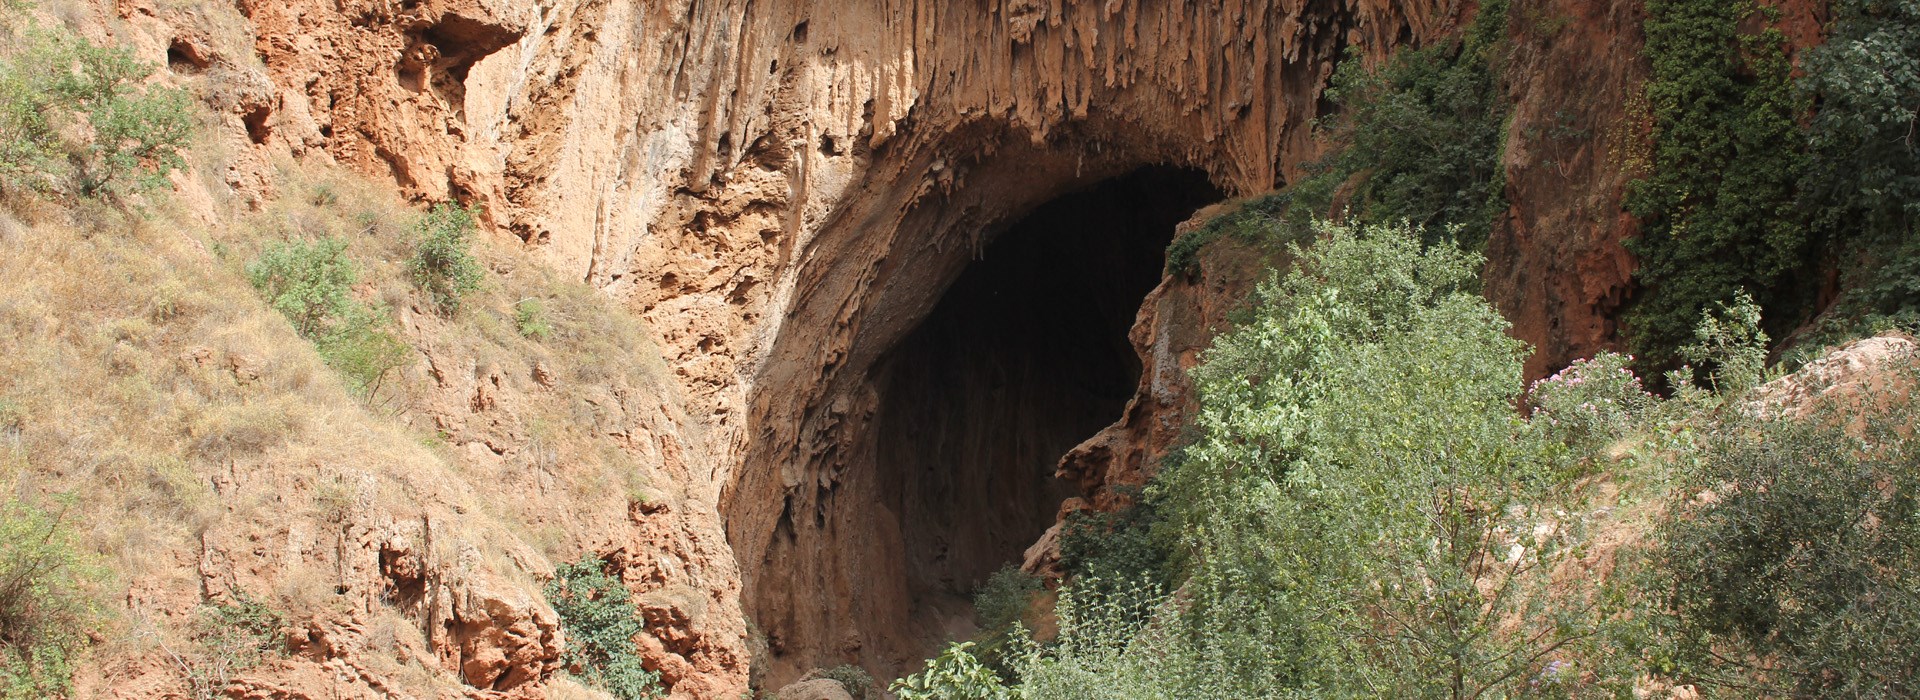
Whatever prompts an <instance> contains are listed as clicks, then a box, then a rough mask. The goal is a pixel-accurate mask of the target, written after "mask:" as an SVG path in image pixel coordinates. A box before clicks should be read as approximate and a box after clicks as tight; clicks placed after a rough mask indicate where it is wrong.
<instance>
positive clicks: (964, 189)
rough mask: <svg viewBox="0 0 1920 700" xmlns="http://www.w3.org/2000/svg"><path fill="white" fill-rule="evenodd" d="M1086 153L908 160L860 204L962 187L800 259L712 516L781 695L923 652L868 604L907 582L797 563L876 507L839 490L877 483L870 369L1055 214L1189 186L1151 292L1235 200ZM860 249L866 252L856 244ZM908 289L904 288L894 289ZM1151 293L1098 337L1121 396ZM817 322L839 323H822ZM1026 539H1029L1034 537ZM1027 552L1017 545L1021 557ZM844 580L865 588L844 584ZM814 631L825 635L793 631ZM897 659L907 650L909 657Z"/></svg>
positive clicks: (869, 219)
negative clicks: (1017, 236)
mask: <svg viewBox="0 0 1920 700" xmlns="http://www.w3.org/2000/svg"><path fill="white" fill-rule="evenodd" d="M1085 150H1086V149H1078V150H1076V149H1062V148H1058V147H1049V146H1045V145H1036V144H1033V143H1031V142H1030V141H1028V140H1027V139H1011V140H1005V141H1002V142H1001V143H1000V144H999V145H998V146H997V147H996V149H995V150H994V152H993V153H992V154H991V156H989V157H985V158H983V159H981V160H979V161H960V162H955V161H953V160H948V159H945V158H940V157H937V156H935V155H934V154H933V153H932V152H931V151H927V152H922V153H920V154H919V155H918V156H917V157H918V159H919V160H918V162H917V165H918V166H919V167H917V168H915V167H909V168H904V169H903V170H902V172H908V173H915V174H914V175H912V176H907V175H902V176H900V177H896V178H894V179H893V180H892V181H888V182H881V183H876V184H870V185H868V187H869V189H874V190H886V189H891V190H894V193H895V194H898V192H900V191H902V190H904V189H906V188H904V187H902V181H903V180H904V181H907V182H910V183H911V182H914V181H917V180H924V179H927V178H931V177H937V173H938V172H939V171H940V170H941V169H939V168H934V167H932V166H934V165H935V164H936V163H938V164H940V165H943V166H945V168H946V172H948V173H950V174H952V175H953V176H954V177H955V178H956V179H957V180H960V182H959V183H958V184H957V186H955V187H953V188H952V189H951V190H941V191H939V192H937V193H936V194H933V195H932V196H930V197H928V196H924V194H925V193H924V192H923V193H922V194H923V196H921V197H915V198H911V199H907V198H898V199H893V200H887V199H885V198H884V197H883V198H880V200H879V201H878V202H877V204H872V205H870V206H868V207H867V208H865V209H864V210H861V209H853V210H850V211H843V212H839V213H837V214H836V216H835V221H833V222H830V223H829V224H827V225H825V226H823V227H822V229H823V231H826V230H827V229H834V230H835V231H836V232H837V240H836V239H835V238H834V237H832V236H829V235H828V234H826V233H823V234H822V240H821V241H820V243H819V244H818V246H817V248H816V249H814V250H810V251H809V256H811V257H815V258H816V259H815V260H813V261H812V262H811V263H810V265H811V266H812V267H813V271H812V272H813V274H814V278H813V282H812V287H811V288H808V285H807V284H806V283H805V281H804V280H803V284H801V285H799V289H798V290H797V291H796V293H795V295H794V297H793V302H792V303H791V304H790V308H789V309H788V319H787V321H786V322H787V324H788V325H787V328H786V330H787V331H789V332H786V333H782V334H780V335H779V336H777V337H776V338H775V341H774V344H775V346H776V347H775V349H774V350H772V351H770V352H769V354H768V360H767V362H766V363H764V364H763V365H762V366H761V373H762V375H763V376H762V381H760V382H758V383H756V385H755V388H756V391H755V394H754V395H753V396H752V397H751V400H750V406H751V407H752V408H751V413H750V414H749V415H748V417H747V418H748V423H747V430H746V431H744V434H745V435H747V436H751V437H750V438H749V439H743V440H741V442H740V443H738V446H739V449H740V451H741V452H742V455H743V458H742V460H741V462H740V467H739V471H738V472H736V474H735V475H733V477H732V478H731V479H729V483H728V484H727V494H726V496H725V498H723V501H722V512H723V513H724V514H725V515H726V516H727V523H728V526H727V535H728V539H729V541H730V543H731V544H732V546H733V548H734V551H735V554H736V559H737V561H738V562H739V566H740V569H741V574H742V584H743V589H742V602H743V604H744V605H743V607H745V609H746V611H747V612H748V615H749V617H750V619H752V620H754V621H755V622H756V623H757V626H758V627H759V628H760V629H762V630H764V631H765V632H766V635H767V638H768V642H769V643H768V647H769V648H770V650H771V651H773V652H774V653H773V654H772V655H771V656H772V657H774V658H772V659H771V660H770V661H771V662H772V663H771V664H770V665H771V668H770V669H769V673H770V674H771V676H772V677H773V678H775V679H785V680H791V679H792V678H796V677H797V676H798V675H799V674H800V673H803V672H805V671H806V670H808V668H810V667H811V666H810V664H811V665H837V663H844V662H852V663H859V664H860V665H863V666H865V667H867V668H869V669H870V670H872V671H874V672H876V674H878V675H885V674H887V673H892V672H894V671H898V670H902V669H905V668H906V666H907V665H909V664H913V663H917V662H918V660H919V659H920V658H923V657H922V656H920V654H921V653H923V652H924V651H925V648H923V647H917V646H916V645H915V644H905V643H902V642H901V641H900V638H901V635H899V634H897V633H886V632H876V631H874V629H875V628H881V627H899V626H901V625H898V624H894V623H897V622H899V621H900V620H901V619H902V613H900V612H899V609H903V606H901V605H898V604H896V605H893V606H892V607H894V608H895V610H894V611H892V612H887V611H881V610H876V609H875V606H874V605H872V604H870V603H871V601H874V600H881V599H892V600H895V601H903V600H904V601H911V600H913V599H914V598H915V593H914V592H913V591H912V590H910V589H909V588H908V587H906V586H904V585H902V584H901V583H900V582H902V581H905V580H906V579H907V578H908V576H907V575H906V573H905V572H903V571H902V570H901V567H900V566H899V565H898V564H897V562H896V563H888V562H884V561H875V557H873V556H870V555H859V554H846V553H841V552H832V553H825V552H822V551H819V550H818V549H816V550H814V551H813V552H811V554H809V555H807V556H812V557H814V559H815V560H812V561H803V560H802V559H803V557H802V556H801V555H800V552H801V551H802V550H803V549H805V546H813V547H816V548H818V547H821V546H822V545H821V544H820V543H822V542H828V541H832V539H831V538H835V537H837V538H847V537H849V534H848V529H849V528H847V527H845V523H844V522H839V521H836V518H841V517H844V513H846V512H847V511H848V510H850V508H852V507H866V506H865V505H855V506H850V505H849V504H871V503H874V502H875V501H876V500H877V499H876V498H875V494H874V493H873V491H874V489H873V488H872V486H873V485H872V484H869V485H867V486H866V487H857V486H850V485H849V479H850V478H852V477H850V476H849V473H850V472H858V471H861V470H863V469H866V470H867V471H872V470H871V469H867V468H866V467H863V466H861V465H860V464H857V463H860V462H863V461H864V460H863V458H862V457H860V456H859V455H861V454H862V453H869V454H870V453H871V451H872V450H873V449H874V435H875V434H876V430H875V428H874V419H875V416H876V414H877V412H878V410H879V404H880V402H881V399H882V397H881V396H879V394H880V392H879V391H878V390H877V388H876V386H875V385H876V382H875V376H876V368H877V367H878V365H880V364H881V363H882V362H884V361H885V358H886V356H887V355H888V354H889V352H891V351H892V350H893V349H894V348H895V347H897V346H898V345H899V344H901V343H902V342H904V340H905V339H906V338H907V337H908V336H909V335H910V334H912V333H913V332H914V331H915V330H916V329H917V328H919V327H920V325H921V324H922V323H924V322H925V321H926V319H927V318H928V317H929V316H930V315H931V314H933V313H934V309H935V307H936V306H937V305H938V304H939V302H940V301H941V300H942V299H944V298H946V296H947V295H948V294H949V293H950V292H951V291H952V287H953V285H954V284H956V283H957V282H958V281H959V279H960V278H961V276H962V275H963V274H964V273H965V272H966V271H967V270H969V269H971V268H972V266H973V265H975V264H976V263H977V262H978V261H979V260H980V259H981V258H982V256H983V255H985V254H987V251H989V250H990V249H991V248H992V247H993V246H995V245H998V244H999V243H1000V242H1002V241H1003V240H1004V239H1005V236H1006V234H1007V233H1008V232H1010V231H1012V230H1014V229H1016V228H1018V227H1019V226H1020V225H1021V222H1023V221H1025V220H1027V219H1028V218H1029V217H1031V216H1033V215H1034V213H1035V212H1036V211H1037V210H1039V209H1041V208H1043V207H1045V206H1046V205H1048V204H1049V203H1050V202H1054V201H1057V200H1061V199H1064V198H1069V197H1072V196H1074V195H1075V194H1077V193H1080V192H1083V191H1087V190H1090V189H1095V188H1098V187H1100V186H1102V185H1103V184H1105V183H1109V182H1113V181H1117V180H1124V179H1126V178H1129V177H1132V176H1134V175H1135V174H1138V173H1140V172H1143V171H1164V172H1167V173H1177V174H1178V177H1183V178H1186V179H1187V181H1188V182H1189V183H1199V185H1200V186H1201V187H1202V188H1204V189H1205V190H1206V192H1207V194H1206V196H1205V197H1203V198H1201V199H1200V200H1199V201H1195V202H1192V204H1193V206H1192V207H1191V208H1189V209H1188V210H1187V211H1183V212H1181V213H1180V216H1178V217H1174V218H1172V220H1171V221H1168V222H1166V223H1165V226H1164V228H1165V229H1166V230H1165V231H1163V232H1162V234H1161V235H1162V236H1163V238H1162V239H1161V240H1159V241H1157V242H1156V244H1155V245H1154V246H1153V265H1152V272H1153V282H1155V283H1157V282H1158V279H1159V270H1160V263H1159V261H1160V259H1161V256H1162V255H1164V250H1165V247H1166V244H1167V243H1168V242H1169V241H1170V240H1171V239H1172V234H1173V228H1174V226H1173V224H1176V223H1178V222H1179V221H1181V220H1184V219H1185V218H1186V216H1187V215H1188V214H1191V213H1192V211H1193V210H1194V209H1198V208H1201V207H1204V206H1205V205H1207V204H1211V203H1213V202H1215V201H1218V200H1221V199H1224V198H1225V197H1226V196H1228V195H1230V194H1233V191H1232V190H1231V189H1229V188H1228V187H1223V186H1222V185H1221V180H1222V175H1221V174H1219V173H1214V172H1209V171H1208V170H1205V169H1202V168H1200V167H1196V166H1194V165H1192V164H1191V163H1190V162H1189V161H1190V160H1191V159H1189V158H1169V157H1140V155H1139V154H1138V153H1137V152H1130V151H1128V150H1126V149H1110V150H1107V151H1105V152H1104V153H1099V154H1088V153H1086V152H1085ZM892 155H894V156H896V157H897V156H898V155H899V154H892ZM956 171H957V172H956ZM876 229H878V230H876ZM882 231H883V232H882ZM855 234H859V235H855ZM862 236H864V237H866V238H868V239H869V240H863V241H857V240H856V239H860V238H861V237H862ZM874 237H878V238H880V239H883V242H881V243H879V244H878V245H877V248H878V254H877V255H876V254H875V251H874V248H873V247H871V246H875V243H874V241H873V240H871V239H872V238H874ZM854 242H859V243H863V244H864V245H866V246H869V248H868V249H867V250H864V251H863V250H861V248H862V246H859V245H851V243H854ZM836 246H838V247H836ZM863 253H864V254H863ZM849 261H854V262H855V263H857V264H851V265H850V264H848V263H849ZM822 270H825V271H826V272H821V271H822ZM835 273H840V274H835ZM803 275H804V271H803ZM850 280H858V281H859V282H860V283H859V284H852V283H850ZM907 281H911V282H913V284H912V285H907V284H903V283H904V282H907ZM1151 288H1152V284H1147V285H1145V287H1144V288H1143V289H1140V290H1138V296H1137V297H1135V298H1131V299H1129V300H1128V302H1127V308H1126V310H1125V317H1126V321H1125V323H1124V324H1122V325H1120V326H1119V328H1118V330H1117V331H1116V332H1111V333H1109V334H1108V335H1110V336H1111V338H1112V340H1114V341H1115V342H1116V343H1117V344H1119V345H1120V346H1121V347H1124V348H1125V349H1126V351H1127V352H1128V353H1129V355H1128V359H1129V360H1131V361H1132V363H1133V364H1134V369H1132V373H1131V374H1129V376H1128V377H1127V382H1126V383H1129V384H1131V383H1132V382H1134V381H1137V372H1138V369H1137V365H1138V362H1139V359H1138V357H1137V355H1133V354H1131V353H1132V348H1131V346H1130V345H1128V344H1127V342H1126V340H1127V338H1126V336H1127V328H1129V327H1130V326H1131V323H1132V321H1133V317H1134V313H1135V312H1136V311H1137V310H1138V308H1139V304H1140V302H1141V300H1142V298H1144V296H1145V293H1146V291H1148V290H1150V289H1151ZM810 307H811V308H810ZM827 307H831V308H833V310H834V312H835V313H831V314H823V313H821V312H820V309H821V308H827ZM829 319H831V320H832V321H833V322H834V323H838V324H841V325H842V326H843V327H842V328H841V329H840V331H841V336H840V337H839V338H837V339H832V338H830V339H826V342H821V339H820V338H818V337H811V338H809V337H805V336H804V335H801V334H793V333H791V331H793V329H795V328H802V327H806V326H807V325H808V322H809V321H810V320H811V321H812V322H813V323H820V322H821V321H823V320H829ZM836 340H837V341H838V342H835V341H836ZM783 351H784V352H783ZM809 361H811V362H812V364H808V362H809ZM783 362H786V363H788V364H782V363H783ZM781 375H785V376H781ZM806 375H812V376H806ZM1129 388H1131V387H1129ZM1123 407H1124V398H1121V399H1119V400H1118V401H1117V402H1115V405H1113V406H1110V407H1109V409H1110V410H1109V411H1108V412H1107V414H1106V415H1104V416H1102V418H1101V421H1100V422H1099V423H1098V424H1096V425H1090V426H1083V429H1081V431H1080V432H1079V433H1078V434H1075V435H1074V436H1073V440H1072V442H1068V443H1065V444H1063V445H1059V446H1057V449H1055V450H1053V452H1052V453H1051V454H1048V455H1047V459H1046V470H1047V472H1049V474H1050V472H1051V471H1052V466H1053V464H1054V463H1055V462H1057V460H1058V459H1059V458H1060V457H1061V456H1062V455H1064V454H1065V453H1066V452H1067V451H1068V450H1070V449H1071V448H1072V447H1073V446H1074V445H1075V444H1077V443H1078V442H1079V441H1081V440H1084V439H1086V438H1089V437H1092V436H1093V435H1094V434H1095V433H1097V432H1098V431H1099V430H1100V429H1101V428H1103V427H1104V426H1105V425H1107V424H1110V423H1112V422H1113V421H1114V420H1117V419H1118V418H1120V416H1121V414H1122V412H1123V410H1122V409H1123ZM862 488H865V489H866V490H865V491H864V492H863V491H862ZM1069 495H1071V494H1069ZM1059 504H1060V500H1059V499H1058V498H1055V499H1054V500H1052V501H1051V502H1050V503H1048V505H1047V507H1046V508H1044V516H1045V517H1046V518H1048V519H1051V518H1052V517H1053V516H1054V514H1055V512H1056V510H1057V507H1058V506H1059ZM837 514H838V515H837ZM875 517H882V518H884V517H898V514H897V513H893V512H886V513H882V514H880V515H876V516H875ZM1041 529H1044V528H1041ZM1031 534H1032V535H1034V536H1037V535H1038V534H1039V531H1038V530H1036V531H1034V532H1033V533H1031ZM1031 540H1032V538H1031V537H1029V538H1027V541H1026V542H1024V543H1022V547H1023V548H1024V546H1025V544H1030V543H1031ZM877 541H879V545H878V548H885V547H893V548H896V549H898V548H899V547H901V546H902V544H903V543H901V542H894V541H889V540H888V539H887V537H886V536H880V537H878V538H877ZM809 543H810V544H809ZM803 545H805V546H803ZM869 549H873V548H869ZM822 560H824V561H822ZM850 571H860V572H862V573H861V575H860V576H849V575H848V572H850ZM823 599H830V600H823ZM801 608H810V609H809V610H801ZM849 620H861V621H871V622H859V623H853V622H848V621H849ZM890 620H891V622H890ZM849 626H851V627H864V628H866V629H864V630H859V629H856V630H853V631H852V632H847V633H845V634H842V631H843V630H841V629H839V628H842V627H849ZM808 627H819V628H820V629H812V630H809V631H797V630H802V629H803V628H808ZM903 648H913V649H914V651H913V652H911V653H903V652H902V651H901V649H903Z"/></svg>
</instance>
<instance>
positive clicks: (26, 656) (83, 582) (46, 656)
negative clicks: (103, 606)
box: [0, 498, 100, 700]
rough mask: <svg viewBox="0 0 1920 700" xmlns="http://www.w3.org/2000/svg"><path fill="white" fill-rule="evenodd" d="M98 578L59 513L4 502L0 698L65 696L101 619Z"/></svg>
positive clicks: (0, 522)
mask: <svg viewBox="0 0 1920 700" xmlns="http://www.w3.org/2000/svg"><path fill="white" fill-rule="evenodd" d="M99 577H100V573H99V570H98V569H97V567H95V566H94V565H93V564H92V563H91V562H90V561H89V560H88V558H87V557H86V556H85V555H84V554H83V553H82V552H81V551H80V550H79V549H77V548H76V547H75V546H74V543H73V535H72V533H71V532H70V531H69V530H68V529H67V527H66V525H65V523H64V522H62V517H61V513H57V512H56V513H49V512H47V511H45V510H43V509H41V508H39V507H36V506H35V505H33V504H31V503H27V502H24V501H20V500H16V499H12V498H8V499H6V500H5V501H4V502H0V698H4V699H5V700H16V699H19V700H25V699H26V698H43V697H51V696H61V695H65V694H66V693H67V692H68V690H69V686H70V685H71V683H72V679H73V664H74V661H75V656H76V655H78V654H79V653H80V651H81V650H82V649H83V648H84V647H85V646H86V641H87V637H86V635H87V632H88V630H89V629H91V628H92V627H93V626H94V624H95V622H96V620H97V618H98V608H97V607H96V605H95V603H94V599H93V597H92V595H91V594H90V593H89V588H90V587H91V586H92V585H93V584H94V583H95V582H96V581H97V580H98V578H99Z"/></svg>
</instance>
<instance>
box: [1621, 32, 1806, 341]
mask: <svg viewBox="0 0 1920 700" xmlns="http://www.w3.org/2000/svg"><path fill="white" fill-rule="evenodd" d="M1756 11H1757V10H1756V7H1755V5H1754V4H1753V3H1752V2H1750V1H1747V0H1742V1H1738V2H1729V1H1728V0H1649V1H1648V2H1647V19H1646V25H1645V30H1646V35H1647V44H1646V54H1647V56H1648V58H1650V59H1651V61H1652V74H1651V76H1650V78H1649V79H1648V81H1647V101H1648V104H1649V108H1650V110H1651V113H1652V118H1653V158H1652V164H1651V165H1652V170H1651V172H1650V173H1649V174H1648V175H1647V177H1645V178H1644V179H1641V180H1638V181H1636V182H1634V183H1633V186H1632V187H1631V189H1630V191H1629V193H1628V197H1627V202H1626V203H1627V208H1628V210H1629V211H1631V212H1633V213H1634V214H1635V215H1636V216H1639V217H1641V221H1642V235H1641V237H1640V238H1639V239H1637V240H1635V241H1633V242H1632V243H1631V248H1632V250H1633V251H1634V253H1635V254H1637V255H1638V256H1639V257H1640V268H1639V269H1638V270H1637V271H1636V273H1635V274H1636V277H1637V279H1638V280H1639V282H1640V284H1641V285H1642V286H1643V287H1644V288H1645V289H1644V290H1643V292H1642V294H1641V296H1640V298H1638V299H1637V300H1635V302H1634V305H1633V307H1632V309H1631V310H1630V311H1629V314H1628V317H1627V323H1628V329H1629V331H1630V333H1631V336H1632V340H1633V343H1634V345H1635V346H1636V349H1637V351H1638V352H1639V354H1640V355H1641V356H1642V357H1643V358H1644V359H1646V360H1647V361H1649V362H1651V363H1652V365H1653V366H1655V367H1665V366H1670V365H1672V364H1673V362H1674V360H1675V359H1676V356H1675V351H1676V349H1677V348H1678V347H1679V346H1680V345H1681V344H1682V343H1684V342H1686V337H1687V335H1688V334H1689V332H1690V331H1691V330H1692V329H1693V324H1694V321H1695V319H1698V318H1699V317H1700V314H1701V312H1702V311H1704V310H1706V309H1709V308H1712V306H1713V305H1714V304H1718V303H1727V302H1731V301H1733V299H1734V297H1735V295H1736V294H1738V293H1739V292H1740V290H1742V289H1750V290H1772V289H1775V286H1776V284H1778V283H1780V282H1781V281H1782V280H1784V279H1787V278H1788V276H1789V275H1790V274H1791V273H1794V272H1796V271H1797V270H1799V269H1800V268H1801V267H1802V266H1803V265H1804V264H1805V262H1806V261H1807V260H1808V250H1809V247H1808V240H1809V239H1808V235H1807V229H1806V225H1805V223H1804V219H1803V217H1802V216H1800V214H1799V212H1798V211H1797V207H1796V198H1797V194H1796V192H1797V187H1798V184H1799V182H1800V181H1801V179H1802V176H1803V174H1804V173H1805V172H1806V170H1807V157H1806V153H1805V148H1804V146H1803V139H1802V137H1801V134H1800V130H1799V126H1798V123H1797V118H1798V116H1799V115H1800V114H1801V113H1802V112H1803V111H1804V110H1803V106H1804V102H1803V101H1802V100H1800V99H1798V98H1797V97H1796V95H1795V91H1794V88H1793V83H1792V80H1791V66H1790V65H1789V63H1788V61H1787V57H1786V53H1785V49H1784V44H1785V39H1784V38H1783V37H1782V35H1781V34H1780V32H1779V31H1778V30H1773V29H1768V30H1765V31H1762V32H1760V33H1758V34H1743V33H1742V32H1741V31H1740V25H1741V23H1742V22H1745V21H1747V20H1748V19H1749V18H1750V17H1752V16H1753V15H1754V14H1755V13H1756ZM1775 296H1778V297H1780V298H1779V299H1775V298H1773V297H1775ZM1785 298H1786V295H1770V296H1769V297H1768V298H1766V299H1763V300H1762V301H1763V303H1768V304H1769V306H1781V305H1782V303H1781V302H1782V301H1783V300H1784V299H1785Z"/></svg>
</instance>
